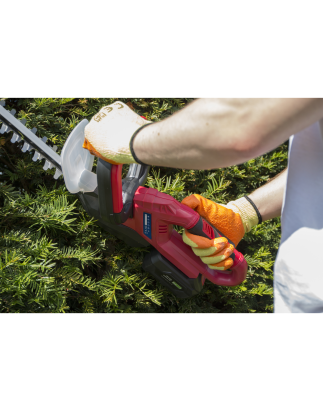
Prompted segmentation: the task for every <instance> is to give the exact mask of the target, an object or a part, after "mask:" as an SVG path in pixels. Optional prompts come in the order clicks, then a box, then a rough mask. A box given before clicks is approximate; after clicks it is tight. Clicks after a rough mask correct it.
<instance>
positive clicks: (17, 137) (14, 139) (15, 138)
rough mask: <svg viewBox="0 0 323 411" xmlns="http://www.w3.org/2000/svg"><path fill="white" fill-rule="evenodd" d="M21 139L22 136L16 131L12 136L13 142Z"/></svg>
mask: <svg viewBox="0 0 323 411" xmlns="http://www.w3.org/2000/svg"><path fill="white" fill-rule="evenodd" d="M20 140H21V137H20V136H19V135H18V134H17V133H14V135H13V136H12V137H11V140H10V141H11V142H12V143H15V142H19V141H20Z"/></svg>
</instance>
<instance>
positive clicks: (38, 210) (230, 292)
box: [0, 98, 287, 313]
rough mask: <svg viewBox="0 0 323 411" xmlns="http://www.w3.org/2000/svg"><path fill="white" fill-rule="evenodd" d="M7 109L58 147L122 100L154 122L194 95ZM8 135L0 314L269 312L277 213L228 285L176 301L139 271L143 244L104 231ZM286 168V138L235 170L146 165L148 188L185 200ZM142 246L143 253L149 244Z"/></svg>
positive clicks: (259, 180) (3, 157) (219, 195)
mask: <svg viewBox="0 0 323 411" xmlns="http://www.w3.org/2000/svg"><path fill="white" fill-rule="evenodd" d="M5 100H6V109H11V108H15V109H16V111H17V115H16V117H18V118H25V119H26V120H27V124H26V126H27V127H29V128H33V127H36V128H37V135H38V136H41V137H44V136H46V137H47V138H48V140H49V141H51V142H52V143H53V144H55V145H57V146H58V148H59V149H58V152H60V150H61V148H62V146H63V145H64V142H65V140H66V139H67V137H68V135H69V134H70V132H71V131H72V130H73V128H74V127H75V126H76V125H77V124H78V122H79V121H80V120H82V119H83V118H87V119H89V120H90V119H91V117H92V116H93V115H94V114H95V113H96V112H97V111H98V110H99V109H100V108H101V107H102V106H103V105H107V104H111V103H112V102H113V101H116V100H121V101H124V102H125V103H127V104H128V105H130V107H131V108H133V109H134V110H135V111H136V112H137V113H138V114H140V115H144V116H145V117H147V118H148V119H149V120H152V121H158V120H161V119H163V118H165V117H168V116H169V115H171V114H172V113H174V112H175V111H177V110H179V109H181V108H182V107H184V106H185V105H186V104H187V103H188V102H190V101H191V100H192V99H157V98H156V99H139V98H138V99H122V98H121V99H112V98H110V99H86V98H82V99H72V98H70V99H5ZM11 134H12V133H9V134H3V135H0V173H1V174H0V275H1V278H0V311H1V312H232V313H234V312H272V309H273V288H272V287H273V271H272V268H273V263H274V260H275V256H276V253H277V249H278V245H279V241H280V219H278V218H276V219H273V220H271V221H269V222H264V223H263V224H261V225H260V226H258V227H255V228H254V229H253V230H252V231H251V232H250V233H249V234H247V235H246V236H245V237H244V239H243V240H242V241H241V243H240V244H239V246H238V250H239V251H241V252H242V253H243V254H244V255H245V258H246V259H247V262H248V264H249V270H248V275H247V279H246V281H245V282H244V283H243V284H241V285H238V286H236V287H232V288H226V287H221V286H216V285H214V284H211V283H210V282H209V281H206V283H205V286H204V288H203V291H202V292H201V293H200V294H199V295H198V296H195V297H192V298H190V299H188V300H178V299H177V298H176V297H174V296H173V295H172V294H170V293H169V292H168V291H167V290H165V289H164V288H163V287H161V286H160V285H159V284H158V283H157V282H156V281H155V280H154V279H152V278H151V277H149V275H147V274H146V273H145V272H143V270H142V268H141V263H142V260H143V257H144V255H145V253H146V252H147V250H148V249H137V248H130V247H128V246H127V245H125V244H124V243H123V242H122V241H120V240H119V239H117V238H115V237H114V236H113V235H111V234H109V233H107V232H105V231H103V230H102V229H101V228H100V227H99V226H98V225H97V224H96V222H95V221H94V220H93V219H91V218H90V217H89V216H88V215H87V214H86V212H85V211H84V210H83V208H82V206H81V204H80V202H79V201H78V200H77V198H76V197H75V196H73V195H71V194H69V193H68V192H67V190H66V188H65V186H64V181H63V178H62V177H60V178H59V179H58V180H57V181H56V182H55V180H54V179H53V178H52V177H53V174H54V170H47V171H44V170H43V168H42V167H43V162H44V160H43V161H42V162H39V161H38V162H36V163H34V162H33V161H32V160H31V158H32V155H33V154H32V153H22V152H21V150H20V149H19V145H20V147H21V145H22V143H19V144H18V143H16V144H12V143H11V142H10V138H11ZM286 166H287V144H285V145H282V146H281V147H279V148H278V149H276V150H274V151H272V152H270V153H268V154H266V155H264V156H261V157H259V158H257V159H254V160H251V161H248V162H247V163H245V164H243V165H240V166H233V167H228V168H225V169H217V170H210V171H194V170H181V169H166V168H160V167H153V168H152V169H151V171H150V174H149V177H148V181H147V186H150V187H154V188H158V190H160V191H163V192H165V193H168V194H171V195H172V196H174V197H175V198H176V199H178V200H182V199H183V198H184V197H185V196H187V195H189V194H191V193H198V194H201V195H204V196H206V197H208V198H210V199H212V200H215V201H217V202H220V203H226V202H228V201H231V200H234V199H236V198H238V197H241V196H243V195H245V194H248V193H250V192H252V191H253V190H255V189H256V188H257V187H259V186H261V185H262V184H264V183H265V182H266V181H268V179H269V178H272V177H273V176H275V175H276V174H277V173H279V172H280V171H282V170H283V169H284V168H285V167H286ZM148 251H149V250H148Z"/></svg>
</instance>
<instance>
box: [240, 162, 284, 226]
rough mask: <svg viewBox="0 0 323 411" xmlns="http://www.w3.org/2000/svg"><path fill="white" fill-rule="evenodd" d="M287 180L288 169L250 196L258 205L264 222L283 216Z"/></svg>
mask: <svg viewBox="0 0 323 411" xmlns="http://www.w3.org/2000/svg"><path fill="white" fill-rule="evenodd" d="M286 179H287V168H286V169H285V170H284V171H282V172H281V173H279V174H278V175H277V176H276V177H274V178H273V179H271V180H270V181H269V182H268V183H267V184H265V185H263V186H262V187H260V188H258V189H257V190H256V191H254V192H253V193H252V194H250V195H249V196H248V197H249V198H251V200H252V201H253V202H254V203H255V204H256V206H257V208H258V210H259V212H260V214H261V216H262V220H263V221H266V220H270V219H271V218H274V217H279V216H280V215H281V210H282V205H283V197H284V190H285V185H286Z"/></svg>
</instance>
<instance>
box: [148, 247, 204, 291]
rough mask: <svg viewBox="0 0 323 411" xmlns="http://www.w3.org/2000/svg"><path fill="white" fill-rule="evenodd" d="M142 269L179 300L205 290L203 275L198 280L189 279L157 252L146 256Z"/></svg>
mask: <svg viewBox="0 0 323 411" xmlns="http://www.w3.org/2000/svg"><path fill="white" fill-rule="evenodd" d="M142 267H143V269H144V271H146V272H148V273H149V274H150V275H151V276H152V277H154V278H155V279H156V280H157V281H159V282H160V284H162V285H163V286H164V287H166V288H167V289H168V290H169V291H171V292H172V293H173V294H174V295H175V296H176V297H178V298H189V297H192V296H193V295H196V294H198V293H199V292H200V291H201V290H202V288H203V283H202V275H201V274H199V276H198V277H197V278H189V277H187V276H186V275H185V274H183V273H182V271H180V270H179V269H178V268H177V267H175V265H174V264H172V263H171V262H169V261H168V260H167V259H166V258H165V257H164V256H162V255H161V254H160V252H159V251H157V250H154V251H152V252H150V253H149V254H147V255H146V256H145V258H144V261H143V264H142Z"/></svg>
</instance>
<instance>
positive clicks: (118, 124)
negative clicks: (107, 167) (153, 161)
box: [83, 101, 151, 164]
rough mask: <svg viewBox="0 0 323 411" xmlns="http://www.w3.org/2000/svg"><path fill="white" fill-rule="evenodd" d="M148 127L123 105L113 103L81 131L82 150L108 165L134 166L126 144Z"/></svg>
mask: <svg viewBox="0 0 323 411" xmlns="http://www.w3.org/2000/svg"><path fill="white" fill-rule="evenodd" d="M150 123H151V121H147V120H145V119H143V118H142V117H140V116H139V115H138V114H136V113H135V112H134V111H133V110H131V109H130V108H129V107H128V106H127V105H126V104H124V103H122V102H121V101H116V102H115V103H113V104H110V105H109V106H105V107H102V108H101V110H100V111H99V112H98V113H97V114H96V115H95V116H93V117H92V119H91V121H90V122H89V124H88V125H87V126H86V127H85V134H84V136H85V139H84V144H83V147H84V148H86V149H87V150H89V151H90V152H91V154H94V155H96V156H98V157H100V158H102V160H105V161H107V162H109V163H112V164H131V163H137V162H136V161H135V159H134V157H133V155H132V153H131V150H130V140H131V139H132V136H134V134H135V133H137V132H138V130H139V129H140V128H141V127H143V126H145V125H147V124H150Z"/></svg>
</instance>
